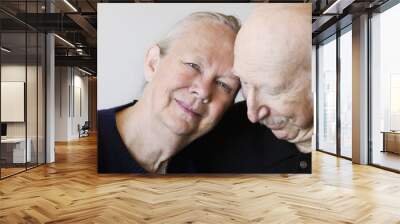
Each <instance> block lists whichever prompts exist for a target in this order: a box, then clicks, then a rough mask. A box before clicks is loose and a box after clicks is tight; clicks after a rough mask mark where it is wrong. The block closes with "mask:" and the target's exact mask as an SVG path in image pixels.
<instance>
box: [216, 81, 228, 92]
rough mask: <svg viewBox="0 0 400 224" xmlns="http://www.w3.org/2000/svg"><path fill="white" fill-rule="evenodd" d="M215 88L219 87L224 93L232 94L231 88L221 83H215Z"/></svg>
mask: <svg viewBox="0 0 400 224" xmlns="http://www.w3.org/2000/svg"><path fill="white" fill-rule="evenodd" d="M216 83H217V86H219V87H221V88H222V89H223V90H224V91H225V92H226V93H231V92H232V87H230V86H229V85H228V84H226V83H224V82H221V81H218V80H217V81H216Z"/></svg>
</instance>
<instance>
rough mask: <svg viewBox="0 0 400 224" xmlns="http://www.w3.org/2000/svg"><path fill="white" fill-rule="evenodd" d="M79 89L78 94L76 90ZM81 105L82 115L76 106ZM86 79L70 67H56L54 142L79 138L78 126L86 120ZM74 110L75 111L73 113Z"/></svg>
mask: <svg viewBox="0 0 400 224" xmlns="http://www.w3.org/2000/svg"><path fill="white" fill-rule="evenodd" d="M79 89H80V95H81V97H80V100H81V103H79V97H77V96H79V93H78V91H76V90H79ZM79 104H80V105H81V107H82V114H80V113H79V108H77V106H76V105H79ZM88 105H89V104H88V78H87V76H84V74H83V73H82V72H80V71H79V70H77V69H76V68H72V67H56V80H55V124H56V125H55V141H69V140H72V139H77V138H78V137H79V135H78V134H79V133H78V124H80V125H83V124H84V122H85V121H87V120H88ZM74 110H75V111H74Z"/></svg>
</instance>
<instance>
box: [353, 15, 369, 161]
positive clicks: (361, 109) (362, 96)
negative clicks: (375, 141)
mask: <svg viewBox="0 0 400 224" xmlns="http://www.w3.org/2000/svg"><path fill="white" fill-rule="evenodd" d="M367 38H368V15H361V16H360V17H358V18H356V19H354V20H353V40H352V44H353V59H352V60H353V80H352V82H353V83H352V87H353V89H352V94H353V102H352V104H353V105H352V106H353V108H352V109H353V113H352V115H353V116H352V126H353V128H352V134H353V136H352V145H353V153H352V157H353V162H354V163H358V164H367V163H368V39H367Z"/></svg>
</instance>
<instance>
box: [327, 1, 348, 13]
mask: <svg viewBox="0 0 400 224" xmlns="http://www.w3.org/2000/svg"><path fill="white" fill-rule="evenodd" d="M354 1H355V0H336V1H335V2H334V3H333V4H332V5H330V6H329V7H328V8H327V9H325V10H324V12H323V13H322V14H324V15H326V14H342V13H343V10H344V9H345V8H347V6H349V5H351V4H352V3H353V2H354Z"/></svg>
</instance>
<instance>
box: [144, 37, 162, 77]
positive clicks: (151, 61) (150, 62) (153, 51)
mask: <svg viewBox="0 0 400 224" xmlns="http://www.w3.org/2000/svg"><path fill="white" fill-rule="evenodd" d="M160 57H161V55H160V47H159V46H158V45H157V44H155V45H153V46H152V47H151V48H150V49H149V50H148V51H147V54H146V57H145V59H144V74H145V79H146V81H147V82H150V81H151V80H152V79H153V77H154V74H155V73H156V72H157V70H158V65H159V62H160Z"/></svg>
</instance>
